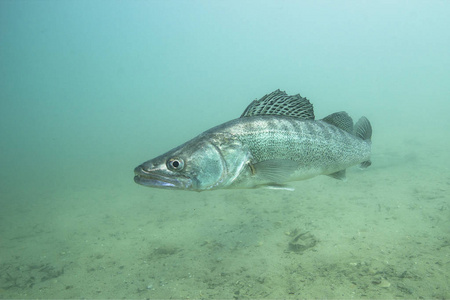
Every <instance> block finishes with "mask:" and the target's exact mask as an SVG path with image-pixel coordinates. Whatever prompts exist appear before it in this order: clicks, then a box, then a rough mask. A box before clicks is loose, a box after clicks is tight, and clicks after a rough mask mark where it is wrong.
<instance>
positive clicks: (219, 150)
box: [134, 137, 248, 191]
mask: <svg viewBox="0 0 450 300" xmlns="http://www.w3.org/2000/svg"><path fill="white" fill-rule="evenodd" d="M226 141H228V142H226ZM226 141H223V140H222V139H217V138H205V137H197V138H195V139H193V140H191V141H189V142H187V143H185V144H183V145H181V146H179V147H177V148H175V149H172V150H170V151H168V152H166V153H164V154H163V155H160V156H158V157H156V158H154V159H151V160H149V161H146V162H144V163H143V164H141V165H139V166H137V167H136V168H135V169H134V173H135V177H134V181H135V182H136V183H138V184H141V185H145V186H149V187H156V188H164V189H178V190H192V191H204V190H211V189H216V188H220V187H224V186H227V185H229V184H231V182H232V181H233V180H234V179H235V178H236V177H237V176H238V175H239V173H240V172H241V171H242V168H244V166H245V163H246V162H247V161H248V158H247V154H246V153H244V151H245V148H244V147H242V146H240V145H237V144H236V142H235V141H233V140H230V139H226Z"/></svg>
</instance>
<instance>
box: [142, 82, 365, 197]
mask: <svg viewBox="0 0 450 300" xmlns="http://www.w3.org/2000/svg"><path fill="white" fill-rule="evenodd" d="M371 138H372V126H371V124H370V122H369V120H368V119H367V118H366V117H364V116H363V117H361V118H360V119H359V120H358V121H357V122H356V123H355V124H353V120H352V118H351V117H350V116H349V115H348V114H347V113H346V112H345V111H341V112H336V113H333V114H331V115H328V116H326V117H325V118H323V119H319V120H316V119H315V115H314V109H313V105H312V104H311V103H310V101H309V100H308V99H307V98H304V97H302V96H300V94H296V95H288V94H286V92H284V91H280V90H279V89H278V90H276V91H274V92H272V93H269V94H267V95H265V96H264V97H262V98H261V99H259V100H254V101H253V102H251V103H250V105H249V106H248V107H247V108H246V109H245V111H244V112H243V113H242V115H241V116H240V117H239V118H238V119H234V120H231V121H228V122H226V123H223V124H221V125H218V126H216V127H213V128H211V129H209V130H207V131H205V132H203V133H201V134H200V135H198V136H197V137H195V138H193V139H191V140H189V141H187V142H185V143H184V144H182V145H180V146H178V147H176V148H174V149H172V150H170V151H168V152H166V153H164V154H162V155H160V156H158V157H156V158H153V159H151V160H148V161H146V162H144V163H142V164H140V165H139V166H137V167H136V168H135V169H134V181H135V182H136V183H138V184H141V185H144V186H148V187H154V188H162V189H172V190H189V191H197V192H200V191H211V190H217V189H249V188H258V187H268V188H282V189H283V188H287V189H289V187H288V185H287V183H289V182H292V181H299V180H305V179H308V178H312V177H315V176H318V175H328V176H330V177H332V178H335V179H340V180H346V169H347V168H348V167H351V166H355V165H358V164H359V166H360V168H362V169H365V168H367V167H368V166H370V165H371V161H370V155H371V143H372V142H371Z"/></svg>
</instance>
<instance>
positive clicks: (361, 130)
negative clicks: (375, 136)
mask: <svg viewBox="0 0 450 300" xmlns="http://www.w3.org/2000/svg"><path fill="white" fill-rule="evenodd" d="M353 134H354V135H356V136H357V137H359V138H361V139H363V140H365V141H370V139H371V138H372V126H371V125H370V122H369V120H367V118H366V117H361V118H360V119H359V120H358V122H356V124H355V127H354V128H353Z"/></svg>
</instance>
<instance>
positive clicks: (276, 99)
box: [241, 90, 314, 120]
mask: <svg viewBox="0 0 450 300" xmlns="http://www.w3.org/2000/svg"><path fill="white" fill-rule="evenodd" d="M262 115H278V116H287V117H295V118H300V119H303V120H314V109H313V106H312V104H311V103H310V102H309V100H308V99H306V98H303V97H302V96H300V94H297V95H291V96H289V95H288V94H286V92H282V91H280V90H276V91H274V92H272V93H270V94H268V95H265V96H264V97H262V98H261V99H259V100H254V101H253V102H252V103H250V105H249V106H247V108H246V109H245V111H244V113H242V115H241V118H242V117H252V116H262Z"/></svg>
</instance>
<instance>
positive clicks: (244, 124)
mask: <svg viewBox="0 0 450 300" xmlns="http://www.w3.org/2000/svg"><path fill="white" fill-rule="evenodd" d="M215 130H216V131H222V132H227V133H230V134H231V135H234V136H235V137H236V138H238V139H239V140H240V141H241V142H242V143H243V144H246V145H248V147H249V149H250V152H251V154H252V157H253V163H258V162H261V161H267V160H274V159H283V160H292V161H296V162H299V168H308V169H322V170H323V171H325V172H329V173H332V172H336V171H338V170H342V167H343V166H345V167H346V166H347V165H348V164H357V163H358V162H360V161H362V160H368V159H369V157H370V145H369V144H368V143H364V142H363V141H361V139H359V138H358V137H356V136H353V135H351V134H350V133H347V132H345V131H344V130H341V129H339V128H337V127H335V126H333V125H330V124H327V123H325V122H323V121H311V120H305V121H301V120H296V119H294V118H290V117H279V116H261V117H253V118H251V119H247V120H246V119H237V120H234V121H231V122H229V123H225V124H224V125H223V127H222V128H221V129H218V128H216V129H215Z"/></svg>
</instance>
